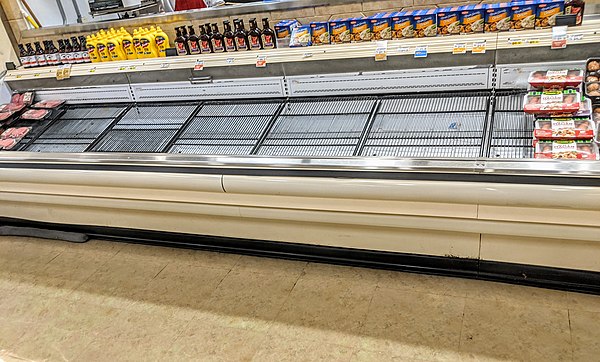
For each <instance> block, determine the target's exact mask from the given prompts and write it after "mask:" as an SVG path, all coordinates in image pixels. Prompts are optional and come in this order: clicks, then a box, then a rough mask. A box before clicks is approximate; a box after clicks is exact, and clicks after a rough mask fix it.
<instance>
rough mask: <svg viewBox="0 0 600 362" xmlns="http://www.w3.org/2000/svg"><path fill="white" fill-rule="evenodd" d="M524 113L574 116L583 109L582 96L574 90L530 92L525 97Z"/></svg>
mask: <svg viewBox="0 0 600 362" xmlns="http://www.w3.org/2000/svg"><path fill="white" fill-rule="evenodd" d="M523 103H524V104H525V106H524V111H525V113H531V114H553V113H554V114H556V113H561V114H563V113H566V114H573V113H576V112H578V111H579V109H580V108H581V95H580V93H579V92H577V91H574V90H565V91H556V92H529V93H527V95H525V100H524V102H523Z"/></svg>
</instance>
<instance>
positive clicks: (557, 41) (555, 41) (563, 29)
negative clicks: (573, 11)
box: [550, 26, 567, 49]
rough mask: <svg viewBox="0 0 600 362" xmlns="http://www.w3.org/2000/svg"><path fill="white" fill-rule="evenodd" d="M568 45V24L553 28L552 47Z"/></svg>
mask: <svg viewBox="0 0 600 362" xmlns="http://www.w3.org/2000/svg"><path fill="white" fill-rule="evenodd" d="M566 47H567V26H555V27H553V28H552V44H551V45H550V49H564V48H566Z"/></svg>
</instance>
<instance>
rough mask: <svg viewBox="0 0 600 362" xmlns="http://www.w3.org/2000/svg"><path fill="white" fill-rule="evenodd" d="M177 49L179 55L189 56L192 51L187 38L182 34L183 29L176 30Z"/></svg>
mask: <svg viewBox="0 0 600 362" xmlns="http://www.w3.org/2000/svg"><path fill="white" fill-rule="evenodd" d="M175 35H176V38H175V48H176V49H177V55H188V54H189V52H190V50H189V49H188V44H187V42H186V41H185V38H184V37H183V35H182V34H181V29H179V28H175Z"/></svg>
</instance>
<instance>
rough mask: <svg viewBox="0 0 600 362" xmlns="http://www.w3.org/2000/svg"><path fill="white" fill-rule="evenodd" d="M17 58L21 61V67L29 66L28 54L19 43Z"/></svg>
mask: <svg viewBox="0 0 600 362" xmlns="http://www.w3.org/2000/svg"><path fill="white" fill-rule="evenodd" d="M19 60H20V61H21V65H22V66H23V68H31V62H30V61H29V54H27V50H25V46H24V45H23V44H19Z"/></svg>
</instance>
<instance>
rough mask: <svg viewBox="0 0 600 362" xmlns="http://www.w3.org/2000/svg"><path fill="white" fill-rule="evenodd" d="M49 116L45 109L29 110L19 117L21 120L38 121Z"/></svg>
mask: <svg viewBox="0 0 600 362" xmlns="http://www.w3.org/2000/svg"><path fill="white" fill-rule="evenodd" d="M49 114H50V111H49V110H47V109H30V110H28V111H26V112H25V113H23V114H22V115H21V119H26V120H31V121H40V120H43V119H44V118H46V117H47V116H48V115H49Z"/></svg>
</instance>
